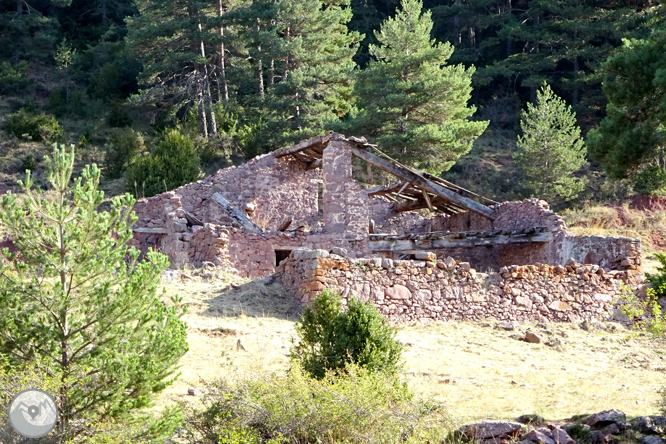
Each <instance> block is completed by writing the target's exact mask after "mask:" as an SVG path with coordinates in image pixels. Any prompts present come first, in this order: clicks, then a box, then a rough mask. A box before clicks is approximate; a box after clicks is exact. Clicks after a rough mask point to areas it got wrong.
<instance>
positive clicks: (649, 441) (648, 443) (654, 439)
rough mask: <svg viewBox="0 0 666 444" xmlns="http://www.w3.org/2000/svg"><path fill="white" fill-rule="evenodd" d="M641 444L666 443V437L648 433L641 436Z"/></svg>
mask: <svg viewBox="0 0 666 444" xmlns="http://www.w3.org/2000/svg"><path fill="white" fill-rule="evenodd" d="M643 444H666V439H664V438H660V437H658V436H652V435H648V436H644V437H643Z"/></svg>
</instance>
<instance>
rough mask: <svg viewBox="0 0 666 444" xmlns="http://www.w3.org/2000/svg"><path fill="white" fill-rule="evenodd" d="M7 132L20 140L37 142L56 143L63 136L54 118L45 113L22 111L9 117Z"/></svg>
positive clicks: (6, 123)
mask: <svg viewBox="0 0 666 444" xmlns="http://www.w3.org/2000/svg"><path fill="white" fill-rule="evenodd" d="M4 129H5V131H7V132H8V133H9V134H13V135H14V136H16V137H18V138H19V139H23V140H34V141H35V142H56V141H59V140H60V139H61V138H62V136H63V132H62V127H61V126H60V124H59V123H58V121H57V120H56V119H55V117H53V116H49V115H47V114H44V113H39V114H35V113H33V112H30V111H27V110H26V109H21V110H19V112H17V113H15V114H11V115H9V116H8V117H7V121H5V126H4Z"/></svg>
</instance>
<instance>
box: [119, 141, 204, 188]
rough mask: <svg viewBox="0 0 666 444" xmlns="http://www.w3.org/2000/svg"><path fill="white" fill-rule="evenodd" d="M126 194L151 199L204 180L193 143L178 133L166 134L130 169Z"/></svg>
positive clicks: (137, 158)
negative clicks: (127, 192)
mask: <svg viewBox="0 0 666 444" xmlns="http://www.w3.org/2000/svg"><path fill="white" fill-rule="evenodd" d="M126 177H127V191H129V192H130V193H133V194H134V195H135V196H136V197H149V196H154V195H156V194H159V193H163V192H165V191H168V190H171V189H173V188H177V187H179V186H181V185H184V184H186V183H189V182H194V181H196V180H198V179H200V178H201V167H200V165H199V156H198V155H197V150H196V148H195V147H194V142H192V140H191V139H190V138H188V137H187V136H185V135H183V134H182V133H180V132H179V131H177V130H168V131H166V132H165V133H164V134H163V135H162V137H161V139H160V141H159V142H158V143H157V145H156V146H155V149H154V150H153V151H152V152H151V153H150V154H149V155H148V156H142V155H138V156H136V157H135V159H134V161H133V162H132V164H131V165H130V166H129V167H128V168H127V171H126Z"/></svg>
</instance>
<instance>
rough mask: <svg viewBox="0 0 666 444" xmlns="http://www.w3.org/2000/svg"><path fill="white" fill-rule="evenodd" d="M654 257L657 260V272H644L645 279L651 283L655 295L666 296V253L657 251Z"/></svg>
mask: <svg viewBox="0 0 666 444" xmlns="http://www.w3.org/2000/svg"><path fill="white" fill-rule="evenodd" d="M654 257H655V259H657V260H658V261H659V266H658V267H657V273H655V274H652V273H645V279H646V280H647V281H648V282H650V283H651V284H652V286H653V289H654V292H655V294H656V295H657V297H662V296H666V254H665V253H659V252H658V253H655V254H654Z"/></svg>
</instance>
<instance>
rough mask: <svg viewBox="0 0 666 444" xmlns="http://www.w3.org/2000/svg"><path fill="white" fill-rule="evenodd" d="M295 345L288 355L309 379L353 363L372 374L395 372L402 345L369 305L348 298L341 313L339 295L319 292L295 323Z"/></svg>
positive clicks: (376, 311)
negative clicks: (298, 364) (306, 373)
mask: <svg viewBox="0 0 666 444" xmlns="http://www.w3.org/2000/svg"><path fill="white" fill-rule="evenodd" d="M296 333H297V335H298V339H299V342H298V343H297V344H294V346H293V347H292V350H291V356H292V358H293V359H295V360H296V361H297V362H299V363H300V364H301V365H302V366H303V368H304V369H305V370H306V371H307V372H308V373H310V375H312V376H313V377H316V378H322V377H324V375H325V374H326V371H327V370H344V369H345V368H346V367H347V366H348V364H349V363H355V364H358V365H360V366H362V367H365V368H367V369H369V370H373V371H385V372H387V373H396V372H397V371H398V370H399V368H400V367H399V361H400V357H401V354H402V345H401V344H400V342H398V341H397V340H396V339H395V333H396V332H395V329H394V328H393V327H391V326H390V325H389V324H388V322H387V321H386V319H384V318H383V317H382V315H381V314H380V313H379V311H378V310H377V309H376V308H375V307H374V306H373V305H371V304H369V303H366V302H362V301H359V300H358V299H354V298H352V299H350V300H349V303H348V307H347V310H346V311H343V310H342V299H341V297H340V295H339V294H337V293H335V292H333V291H330V290H324V291H322V292H321V293H320V294H319V295H318V296H317V298H316V299H315V300H314V302H313V304H312V308H310V307H308V308H306V309H305V313H304V314H303V317H302V318H301V320H300V322H299V323H298V324H296Z"/></svg>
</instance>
